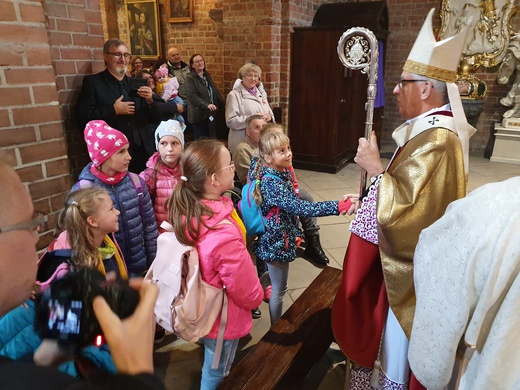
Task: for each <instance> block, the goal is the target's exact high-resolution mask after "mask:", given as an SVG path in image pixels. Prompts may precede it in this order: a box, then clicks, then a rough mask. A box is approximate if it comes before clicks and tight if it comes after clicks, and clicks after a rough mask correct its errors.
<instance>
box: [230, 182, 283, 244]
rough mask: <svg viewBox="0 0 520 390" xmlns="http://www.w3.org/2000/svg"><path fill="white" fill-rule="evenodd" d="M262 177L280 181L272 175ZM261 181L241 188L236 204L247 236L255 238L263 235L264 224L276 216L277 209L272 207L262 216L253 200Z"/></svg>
mask: <svg viewBox="0 0 520 390" xmlns="http://www.w3.org/2000/svg"><path fill="white" fill-rule="evenodd" d="M264 177H273V178H275V179H277V180H280V181H282V179H281V178H279V177H278V176H275V175H272V174H269V173H267V174H265V175H264V176H262V178H264ZM260 182H261V180H253V181H250V182H249V183H247V184H246V185H245V186H244V187H242V199H241V200H240V201H239V202H238V209H239V210H240V214H241V215H242V221H243V222H244V225H245V227H246V232H247V235H248V236H255V235H260V234H264V233H265V224H266V223H267V220H268V219H269V218H271V216H272V215H274V213H275V212H276V213H277V214H278V211H279V209H278V207H273V208H272V209H271V210H269V212H268V213H267V216H265V217H264V216H263V215H262V210H261V208H260V206H259V205H258V203H256V201H255V199H254V198H253V193H254V191H255V188H256V187H257V186H259V185H260Z"/></svg>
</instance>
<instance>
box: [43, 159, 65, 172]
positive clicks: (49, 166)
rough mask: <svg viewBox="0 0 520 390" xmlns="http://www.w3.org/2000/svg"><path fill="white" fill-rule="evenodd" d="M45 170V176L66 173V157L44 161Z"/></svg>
mask: <svg viewBox="0 0 520 390" xmlns="http://www.w3.org/2000/svg"><path fill="white" fill-rule="evenodd" d="M45 171H46V172H47V177H53V176H63V175H68V174H69V160H68V159H67V158H61V159H59V160H54V161H49V162H46V163H45Z"/></svg>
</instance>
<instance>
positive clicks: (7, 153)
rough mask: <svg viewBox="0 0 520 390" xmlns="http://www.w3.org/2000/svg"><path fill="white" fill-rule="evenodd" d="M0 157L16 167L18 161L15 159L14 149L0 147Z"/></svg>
mask: <svg viewBox="0 0 520 390" xmlns="http://www.w3.org/2000/svg"><path fill="white" fill-rule="evenodd" d="M0 157H2V159H3V160H4V161H5V162H6V163H7V164H9V165H10V166H11V167H16V165H17V164H18V162H17V161H16V149H14V148H11V149H5V148H4V149H0Z"/></svg>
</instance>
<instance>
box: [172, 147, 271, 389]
mask: <svg viewBox="0 0 520 390" xmlns="http://www.w3.org/2000/svg"><path fill="white" fill-rule="evenodd" d="M180 165H181V170H182V172H183V175H184V176H181V179H182V180H181V181H180V182H179V184H177V186H176V187H175V188H174V190H173V194H172V196H171V197H170V199H169V200H168V207H167V209H168V219H169V222H170V223H171V224H172V225H173V226H174V231H175V235H176V236H177V239H178V240H179V241H180V242H181V243H183V244H185V245H190V246H193V245H195V246H196V248H197V251H198V254H199V264H200V271H201V274H202V279H203V280H204V281H205V282H207V283H209V284H211V285H212V286H215V287H218V288H222V287H224V286H225V287H226V294H227V297H228V311H227V316H228V318H227V325H226V330H225V333H224V345H223V348H222V353H221V356H220V362H219V365H218V368H217V369H216V370H213V369H211V364H212V361H213V357H214V354H215V348H216V341H217V340H216V339H217V333H218V329H219V325H220V317H219V318H218V319H217V321H215V324H214V325H213V328H212V329H211V332H210V333H209V334H208V335H207V336H206V337H204V338H202V341H203V342H204V349H205V352H204V364H203V367H202V381H201V386H200V388H201V389H203V390H209V389H216V388H217V387H218V385H219V384H220V383H221V382H222V380H223V379H224V377H225V376H227V375H228V373H229V370H230V368H231V364H232V363H233V360H234V358H235V353H236V350H237V347H238V341H239V339H240V338H241V337H244V336H245V335H247V334H248V333H249V331H250V330H251V328H252V325H253V320H252V318H251V310H252V309H254V308H256V307H258V306H259V305H260V303H261V302H262V299H263V291H262V287H261V286H260V281H259V280H258V276H257V275H256V272H255V269H254V266H253V262H252V261H251V257H250V256H249V253H248V252H247V249H246V242H245V228H244V225H243V224H242V221H241V220H240V218H239V217H238V215H237V213H236V211H235V209H234V208H233V202H232V201H231V199H229V198H228V197H225V196H221V194H222V193H223V192H224V191H226V190H229V189H231V188H233V177H234V173H235V166H234V164H233V161H231V156H230V154H229V151H228V150H227V148H226V147H225V146H224V144H222V143H221V142H219V141H217V140H214V139H204V140H199V141H195V142H193V143H192V144H191V145H190V146H189V147H188V148H187V149H186V151H185V152H184V153H183V154H182V157H181V161H180Z"/></svg>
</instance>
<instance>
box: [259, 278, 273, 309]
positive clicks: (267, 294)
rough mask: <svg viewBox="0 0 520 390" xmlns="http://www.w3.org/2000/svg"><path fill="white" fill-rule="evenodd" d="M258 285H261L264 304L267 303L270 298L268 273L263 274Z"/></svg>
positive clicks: (270, 288)
mask: <svg viewBox="0 0 520 390" xmlns="http://www.w3.org/2000/svg"><path fill="white" fill-rule="evenodd" d="M260 284H261V285H262V289H263V290H264V302H267V303H269V299H270V298H271V290H272V287H271V278H270V277H269V272H264V273H263V274H262V276H260Z"/></svg>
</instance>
